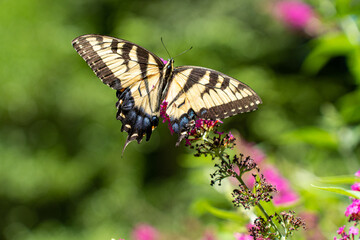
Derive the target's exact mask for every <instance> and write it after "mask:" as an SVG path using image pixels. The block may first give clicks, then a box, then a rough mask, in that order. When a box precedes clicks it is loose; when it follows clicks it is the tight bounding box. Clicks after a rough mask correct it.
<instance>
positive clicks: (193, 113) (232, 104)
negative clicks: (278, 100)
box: [165, 66, 262, 134]
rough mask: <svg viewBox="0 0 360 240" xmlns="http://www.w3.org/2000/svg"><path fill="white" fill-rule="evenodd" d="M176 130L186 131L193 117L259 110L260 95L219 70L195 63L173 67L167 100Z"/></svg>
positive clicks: (231, 114) (216, 117)
mask: <svg viewBox="0 0 360 240" xmlns="http://www.w3.org/2000/svg"><path fill="white" fill-rule="evenodd" d="M165 100H166V101H167V102H168V106H167V114H168V115H169V117H170V120H171V124H172V127H173V130H174V131H175V132H177V133H179V134H180V133H183V130H184V129H185V127H186V124H187V123H188V122H189V121H190V120H191V119H193V118H194V117H197V118H204V119H212V120H215V119H224V118H227V117H230V116H233V115H236V114H239V113H243V112H250V111H254V110H256V109H257V106H258V105H259V104H260V103H261V102H262V101H261V99H260V97H259V96H258V95H257V94H256V93H255V92H254V91H253V90H252V89H251V88H250V87H249V86H247V85H246V84H244V83H242V82H240V81H238V80H236V79H234V78H231V77H229V76H227V75H225V74H223V73H220V72H218V71H215V70H212V69H208V68H202V67H193V66H181V67H177V68H175V69H174V73H173V75H172V79H171V82H170V86H169V91H168V93H167V96H166V99H165Z"/></svg>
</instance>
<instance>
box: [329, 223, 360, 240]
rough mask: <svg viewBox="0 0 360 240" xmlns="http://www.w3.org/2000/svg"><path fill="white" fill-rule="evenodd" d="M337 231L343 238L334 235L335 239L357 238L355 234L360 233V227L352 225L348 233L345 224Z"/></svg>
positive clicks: (351, 239)
mask: <svg viewBox="0 0 360 240" xmlns="http://www.w3.org/2000/svg"><path fill="white" fill-rule="evenodd" d="M337 233H338V234H339V235H340V236H341V238H337V237H334V240H355V235H358V234H359V229H357V228H356V227H350V228H349V233H346V231H345V226H342V227H340V228H339V230H338V231H337Z"/></svg>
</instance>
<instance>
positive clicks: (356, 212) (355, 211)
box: [345, 199, 360, 222]
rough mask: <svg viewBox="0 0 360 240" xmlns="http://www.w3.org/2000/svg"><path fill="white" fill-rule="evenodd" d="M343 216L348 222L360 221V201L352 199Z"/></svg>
mask: <svg viewBox="0 0 360 240" xmlns="http://www.w3.org/2000/svg"><path fill="white" fill-rule="evenodd" d="M345 216H347V217H349V221H354V222H357V221H360V199H353V201H352V203H351V204H350V205H349V206H348V207H347V208H346V211H345Z"/></svg>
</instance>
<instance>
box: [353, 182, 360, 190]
mask: <svg viewBox="0 0 360 240" xmlns="http://www.w3.org/2000/svg"><path fill="white" fill-rule="evenodd" d="M351 190H353V191H360V182H357V183H354V184H353V185H352V186H351Z"/></svg>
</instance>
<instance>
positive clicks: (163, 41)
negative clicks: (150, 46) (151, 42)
mask: <svg viewBox="0 0 360 240" xmlns="http://www.w3.org/2000/svg"><path fill="white" fill-rule="evenodd" d="M160 39H161V43H162V45H163V46H164V48H165V50H166V52H167V54H168V55H169V58H171V55H170V53H169V51H168V50H167V48H166V46H165V44H164V41H163V38H162V37H161V38H160Z"/></svg>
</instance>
